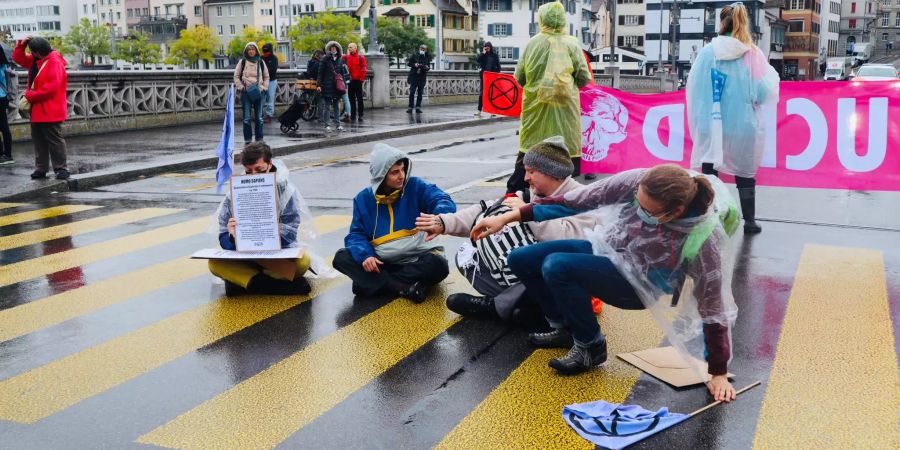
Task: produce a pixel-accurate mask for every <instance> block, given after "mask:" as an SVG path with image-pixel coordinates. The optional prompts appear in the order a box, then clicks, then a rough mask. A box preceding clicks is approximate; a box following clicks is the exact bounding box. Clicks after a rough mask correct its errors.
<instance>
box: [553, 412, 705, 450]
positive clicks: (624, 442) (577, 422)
mask: <svg viewBox="0 0 900 450" xmlns="http://www.w3.org/2000/svg"><path fill="white" fill-rule="evenodd" d="M689 417H690V416H689V415H687V414H678V413H670V412H669V409H668V408H660V409H659V411H656V412H653V411H648V410H646V409H644V408H642V407H640V406H637V405H619V404H616V403H609V402H604V401H602V400H601V401H596V402H588V403H577V404H574V405H568V406H566V407H564V408H563V419H564V420H565V421H566V423H567V424H569V426H570V427H572V429H574V430H575V432H576V433H578V435H579V436H581V437H583V438H585V439H587V440H589V441H591V442H592V443H594V444H596V445H598V446H600V447H603V448H610V449H620V448H624V447H626V446H629V445H631V444H634V443H635V442H637V441H640V440H641V439H644V438H646V437H648V436H650V435H652V434H654V433H658V432H660V431H662V430H665V429H666V428H669V427H671V426H672V425H676V424H678V423H680V422H682V421H684V420H686V419H688V418H689Z"/></svg>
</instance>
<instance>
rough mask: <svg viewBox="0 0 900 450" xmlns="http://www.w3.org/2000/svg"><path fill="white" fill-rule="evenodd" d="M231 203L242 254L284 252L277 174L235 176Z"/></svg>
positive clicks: (236, 240) (237, 244) (238, 247)
mask: <svg viewBox="0 0 900 450" xmlns="http://www.w3.org/2000/svg"><path fill="white" fill-rule="evenodd" d="M231 202H232V205H231V210H232V214H233V217H234V218H235V220H237V231H236V233H235V239H234V243H235V245H236V246H237V249H238V251H240V252H244V251H253V250H280V249H281V236H280V233H279V225H278V191H277V190H276V186H275V174H274V173H262V174H258V175H240V176H233V177H231Z"/></svg>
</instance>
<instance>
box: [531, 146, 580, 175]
mask: <svg viewBox="0 0 900 450" xmlns="http://www.w3.org/2000/svg"><path fill="white" fill-rule="evenodd" d="M523 162H524V164H525V167H531V168H532V169H534V170H537V171H538V172H540V173H542V174H544V175H549V176H551V177H553V178H556V179H559V180H564V179H566V178H568V177H569V176H571V175H572V172H574V171H575V165H574V164H572V158H571V157H570V156H569V150H568V149H566V141H565V140H564V139H563V137H562V136H553V137H549V138H547V139H544V140H543V141H542V142H540V143H538V144H536V145H534V146H533V147H531V148H530V149H528V152H527V153H525V159H524V161H523Z"/></svg>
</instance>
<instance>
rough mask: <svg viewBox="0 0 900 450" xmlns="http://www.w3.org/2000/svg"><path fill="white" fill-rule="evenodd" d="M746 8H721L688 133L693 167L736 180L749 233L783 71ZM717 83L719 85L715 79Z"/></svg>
mask: <svg viewBox="0 0 900 450" xmlns="http://www.w3.org/2000/svg"><path fill="white" fill-rule="evenodd" d="M749 17H750V16H749V14H748V12H747V8H746V7H745V6H744V5H743V4H741V3H733V4H731V5H729V6H726V7H724V8H722V12H721V13H720V14H719V19H720V20H721V23H720V27H719V36H716V37H715V38H713V40H712V42H711V43H710V45H707V46H705V47H703V48H702V49H701V50H700V53H698V54H697V60H696V61H695V62H694V65H693V67H691V73H692V74H694V73H696V74H698V75H697V76H694V75H691V76H690V77H688V82H687V109H688V128H689V129H690V131H691V138H692V139H693V141H694V149H693V152H692V154H691V167H694V168H700V169H701V170H702V171H703V173H704V174H707V175H716V176H718V175H719V170H721V171H723V172H725V173H727V174H731V175H734V182H735V184H736V185H737V189H738V194H739V198H740V201H741V212H742V213H743V216H744V233H745V234H755V233H759V232H761V231H762V227H760V226H759V225H757V223H756V178H755V177H756V171H757V170H758V169H759V165H760V162H761V161H762V156H763V151H764V150H765V146H766V144H765V136H766V129H765V128H766V121H765V119H764V118H763V111H764V110H765V107H766V105H772V104H776V103H778V83H779V78H778V72H777V71H775V69H774V68H773V67H772V66H771V65H769V62H768V60H767V59H766V56H765V55H764V54H763V52H762V50H760V49H759V47H757V46H755V45H753V40H752V37H751V35H750V18H749ZM714 78H715V79H716V81H717V82H716V83H714V82H713V79H714Z"/></svg>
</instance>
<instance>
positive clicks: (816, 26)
mask: <svg viewBox="0 0 900 450" xmlns="http://www.w3.org/2000/svg"><path fill="white" fill-rule="evenodd" d="M819 31H820V30H819V24H817V23H815V22H813V23H812V32H813V34H819Z"/></svg>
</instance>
